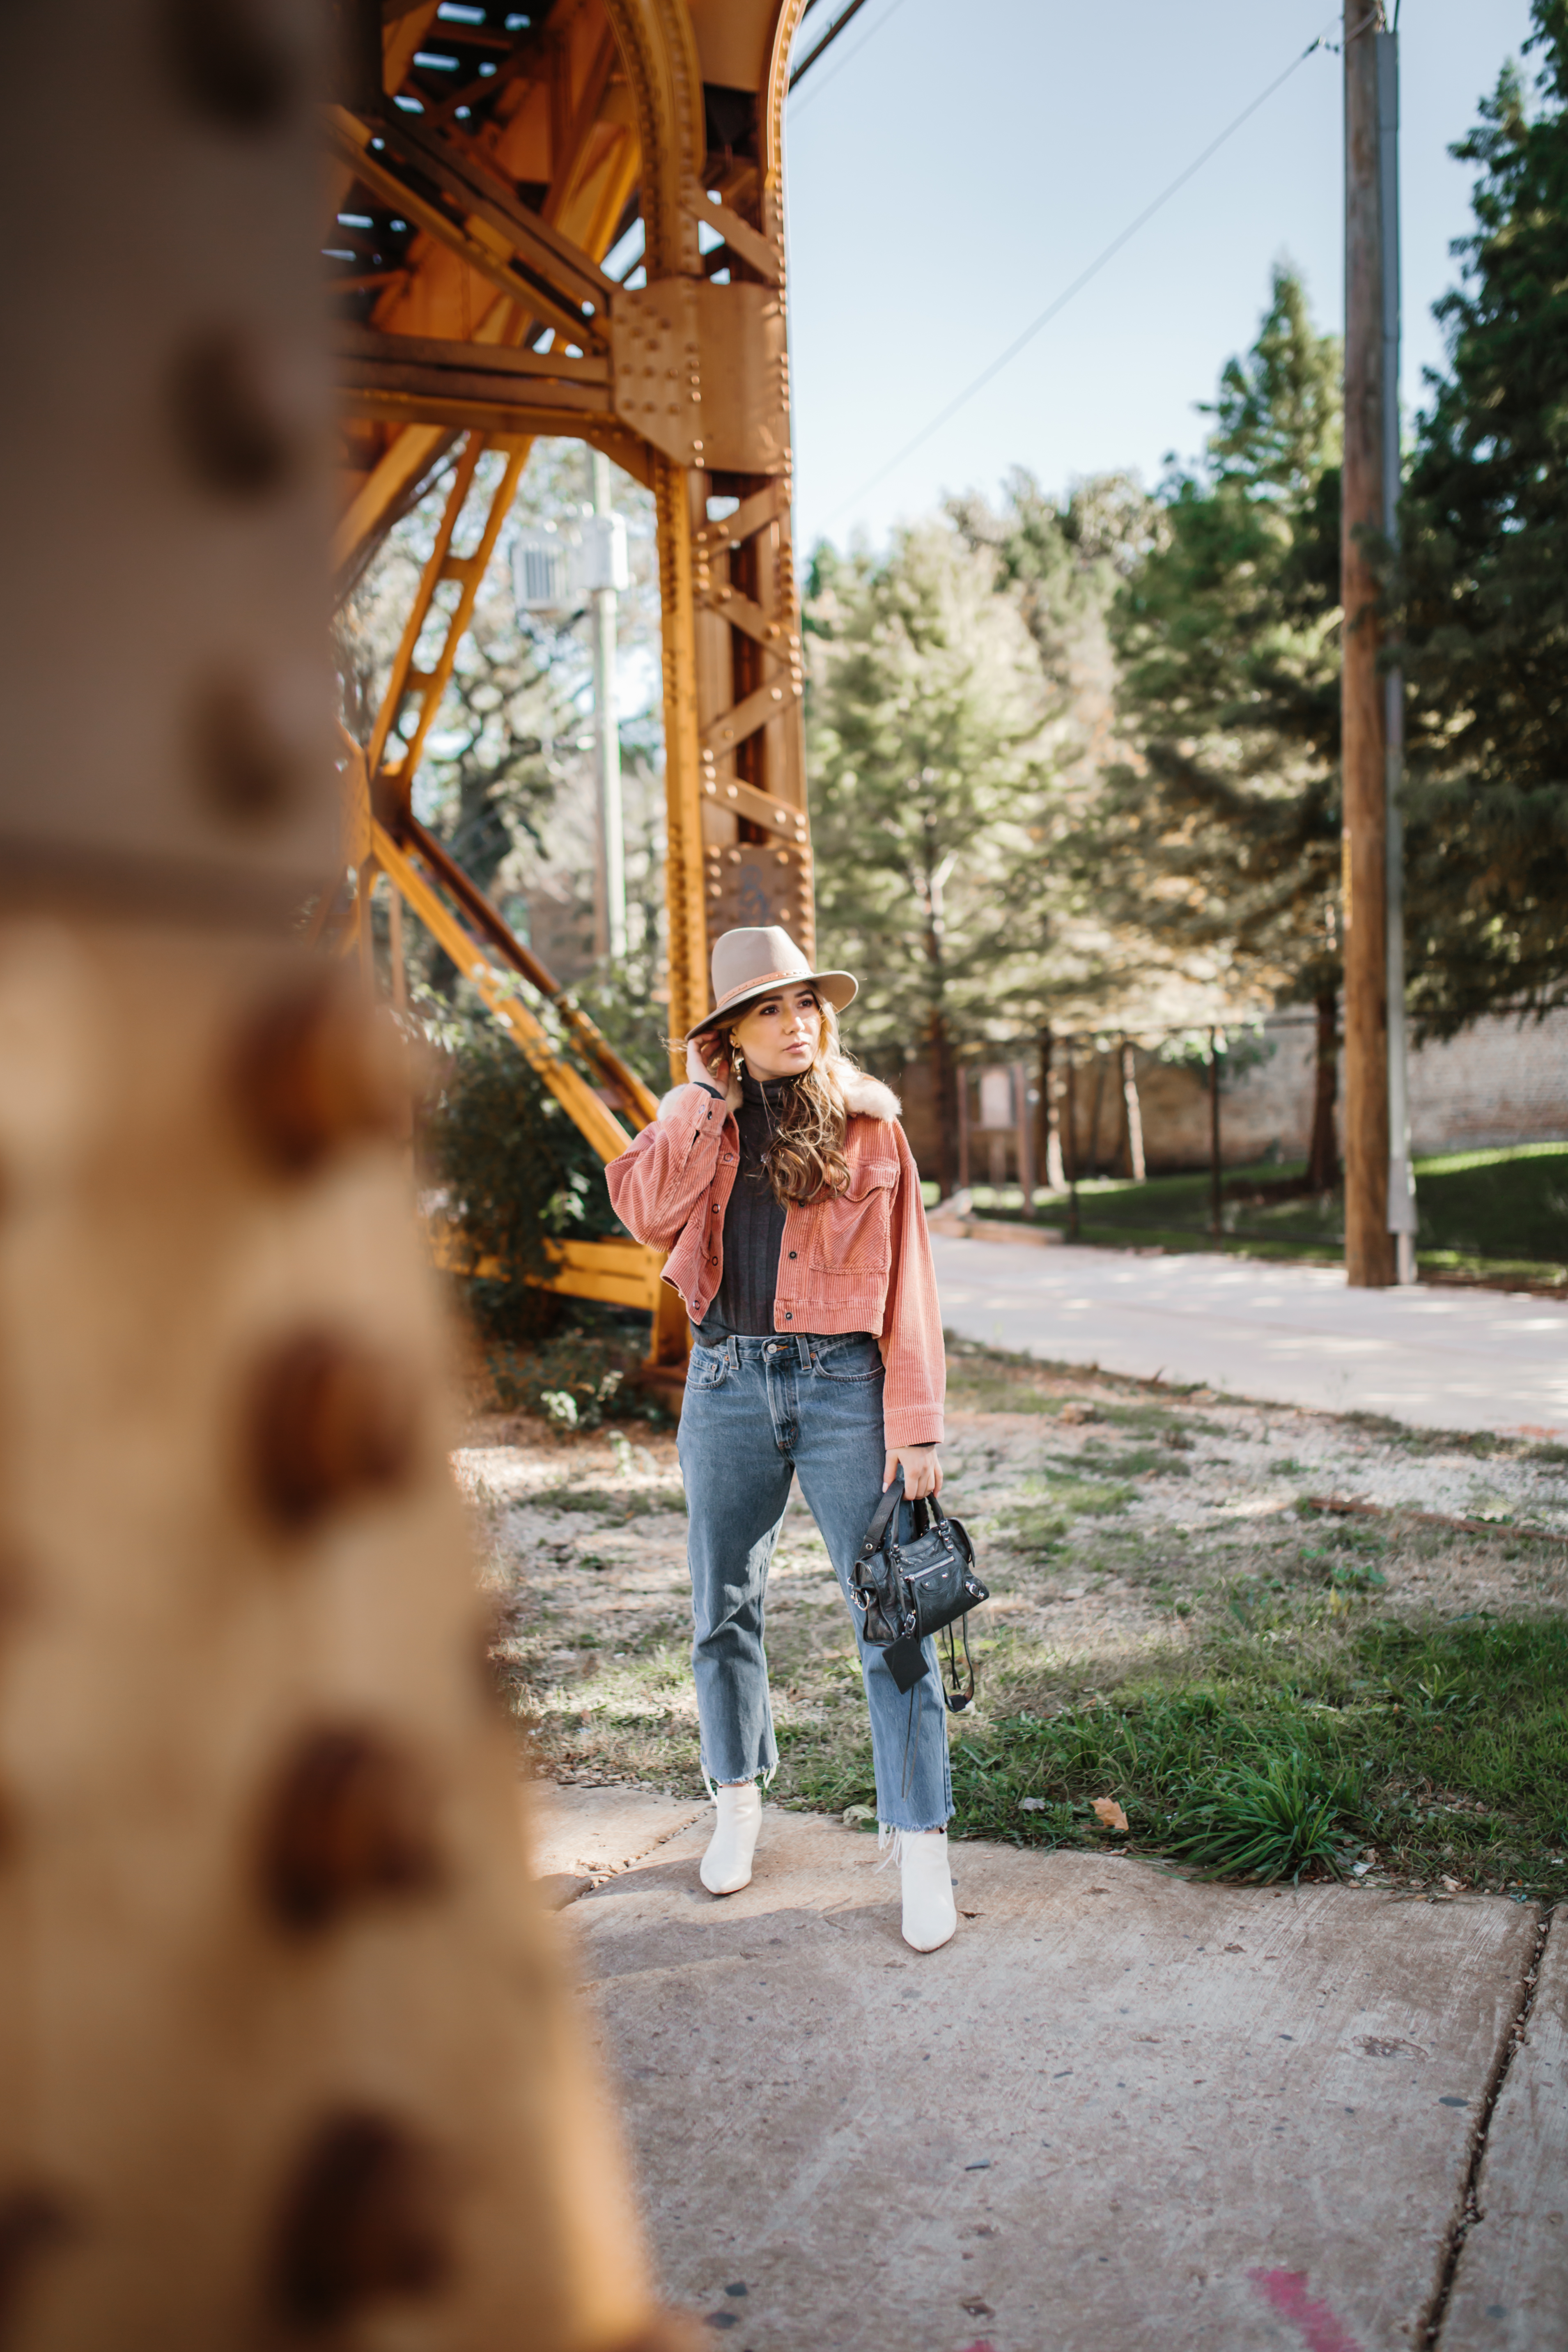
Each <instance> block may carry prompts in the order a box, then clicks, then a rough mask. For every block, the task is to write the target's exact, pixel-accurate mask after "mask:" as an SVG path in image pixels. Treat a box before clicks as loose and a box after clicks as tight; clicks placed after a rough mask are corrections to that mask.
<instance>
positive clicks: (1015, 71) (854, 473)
mask: <svg viewBox="0 0 1568 2352" xmlns="http://www.w3.org/2000/svg"><path fill="white" fill-rule="evenodd" d="M836 11H837V0H821V5H819V6H818V7H816V9H814V10H813V12H812V14H811V16H808V17H807V19H806V21H805V28H804V31H803V33H802V35H801V37H800V43H799V45H798V47H797V51H796V54H797V56H799V55H802V54H804V52H805V48H806V47H809V45H810V42H811V41H812V40H813V39H814V38H815V37H816V33H817V30H818V28H819V27H820V26H823V25H825V24H826V23H829V22H831V20H832V16H833V15H834V14H835V13H836ZM1528 31H1529V5H1528V0H1402V5H1401V9H1400V16H1399V35H1400V52H1401V55H1400V65H1401V77H1402V84H1403V92H1402V95H1403V116H1404V121H1403V137H1402V148H1401V163H1402V191H1401V194H1402V210H1403V230H1404V284H1405V373H1404V390H1405V402H1406V404H1407V405H1409V404H1411V403H1413V402H1418V401H1419V399H1420V396H1421V369H1422V367H1423V365H1424V364H1426V365H1430V364H1434V363H1436V362H1438V361H1439V360H1440V358H1441V356H1442V345H1441V341H1440V337H1439V334H1438V331H1437V328H1436V324H1435V322H1434V321H1433V319H1432V317H1431V305H1432V303H1433V301H1434V300H1435V299H1436V297H1437V296H1438V295H1439V294H1440V293H1442V292H1443V291H1444V289H1445V288H1447V286H1449V285H1450V284H1452V283H1453V282H1454V278H1455V269H1456V265H1455V263H1454V262H1453V260H1452V258H1451V257H1450V254H1449V250H1448V247H1449V243H1450V240H1451V239H1452V238H1454V237H1456V236H1463V235H1464V234H1465V233H1466V231H1467V230H1468V227H1469V226H1470V215H1469V190H1470V186H1471V183H1472V179H1473V171H1472V167H1471V166H1469V165H1468V164H1460V163H1455V162H1454V161H1453V160H1452V158H1451V157H1450V156H1449V154H1448V152H1447V150H1448V147H1449V145H1450V144H1451V142H1453V141H1454V140H1456V139H1458V138H1459V137H1461V136H1462V135H1463V134H1464V132H1465V131H1468V129H1469V128H1470V126H1471V125H1472V124H1473V122H1474V121H1475V120H1476V112H1477V101H1478V100H1479V98H1480V96H1481V94H1482V93H1483V92H1484V91H1489V90H1490V89H1492V87H1493V86H1494V85H1495V83H1496V79H1497V76H1498V72H1499V69H1500V67H1501V65H1502V63H1503V61H1504V59H1505V58H1508V57H1510V56H1512V57H1517V56H1518V55H1519V53H1520V49H1521V44H1522V42H1523V40H1524V38H1525V37H1526V35H1527V33H1528ZM1338 32H1339V22H1338V18H1337V16H1335V15H1332V14H1331V0H1184V5H1178V0H1077V5H1072V6H1068V5H1066V0H868V5H866V6H865V7H863V8H862V9H861V11H860V13H859V15H858V16H857V17H856V19H855V21H854V23H853V24H852V25H850V26H848V27H847V30H846V31H845V32H844V33H842V34H841V35H840V36H839V37H838V39H837V41H836V42H835V44H834V45H833V47H831V48H830V49H829V50H828V51H827V52H826V56H824V58H822V59H821V61H820V62H819V63H818V64H817V65H816V66H815V67H814V68H812V70H811V72H810V73H809V74H808V75H807V76H806V77H805V79H804V80H803V81H802V82H801V84H800V86H799V89H797V90H796V91H795V95H794V96H793V97H792V98H791V99H790V100H789V102H788V113H787V118H786V140H787V148H786V169H787V174H788V179H787V202H788V233H789V260H790V314H791V315H790V348H791V363H790V374H791V383H792V389H793V397H794V408H795V463H796V485H795V494H796V509H795V515H796V521H795V529H796V537H797V545H798V546H799V547H800V549H801V550H802V551H803V552H804V551H805V550H806V549H808V548H809V547H810V546H811V544H812V542H813V541H814V540H816V538H817V537H819V536H821V535H823V534H826V535H828V536H830V537H832V538H835V539H837V540H838V541H840V542H842V541H844V540H846V539H847V536H848V535H849V534H850V533H851V532H852V531H854V530H857V529H858V530H864V531H865V532H867V533H868V534H869V536H870V537H871V539H872V540H873V541H880V540H881V538H882V537H883V535H884V534H885V533H886V531H887V530H888V527H889V524H890V523H892V522H894V521H896V520H900V518H912V517H913V516H916V515H918V514H921V513H923V512H927V511H929V510H930V509H931V508H933V507H934V506H935V505H936V504H937V503H938V501H939V500H940V499H942V496H943V495H944V494H945V493H947V492H950V491H956V490H963V489H969V488H978V489H982V490H984V491H986V492H987V493H989V494H991V495H994V492H995V489H996V487H997V485H998V483H999V482H1000V480H1001V478H1002V477H1003V475H1004V474H1005V472H1006V470H1007V468H1008V467H1011V466H1014V465H1023V466H1026V467H1029V468H1030V469H1031V471H1033V472H1034V473H1035V474H1036V475H1037V477H1038V478H1039V479H1040V480H1041V481H1042V482H1043V483H1044V484H1045V485H1046V486H1047V488H1051V489H1060V488H1064V487H1065V486H1066V484H1067V483H1068V482H1069V481H1070V480H1071V479H1072V478H1074V477H1075V476H1078V475H1082V474H1092V473H1100V472H1103V471H1107V470H1110V469H1111V468H1114V467H1135V468H1137V469H1138V470H1139V471H1140V472H1141V473H1142V476H1143V478H1144V479H1145V480H1146V481H1148V482H1150V483H1152V482H1153V481H1155V480H1156V479H1157V478H1158V477H1159V474H1160V472H1161V469H1162V467H1163V460H1164V457H1165V455H1166V453H1167V452H1168V451H1170V450H1173V449H1174V450H1176V451H1178V452H1180V453H1181V454H1182V455H1184V456H1186V455H1190V454H1192V453H1193V452H1194V451H1195V450H1196V448H1197V447H1198V446H1199V443H1200V441H1201V439H1202V436H1203V434H1204V431H1205V419H1204V418H1202V417H1201V416H1199V415H1196V414H1195V413H1194V403H1195V402H1197V401H1200V400H1205V399H1209V398H1212V396H1213V393H1214V387H1215V379H1216V377H1217V375H1218V373H1219V370H1220V368H1221V366H1222V365H1223V363H1224V362H1225V361H1226V359H1227V358H1228V357H1229V356H1230V355H1231V353H1232V352H1239V351H1244V350H1245V349H1246V348H1247V345H1248V344H1249V343H1250V342H1251V341H1252V340H1253V337H1254V335H1255V334H1256V332H1257V328H1258V318H1259V316H1260V314H1261V312H1262V310H1263V308H1264V305H1265V303H1266V301H1267V299H1268V273H1269V269H1270V267H1271V265H1272V264H1273V262H1274V261H1275V260H1276V259H1277V258H1280V257H1288V258H1289V260H1290V261H1291V262H1292V263H1293V264H1294V266H1295V267H1296V268H1298V269H1299V270H1300V272H1301V273H1302V275H1303V277H1304V278H1305V280H1306V284H1307V290H1308V295H1309V298H1310V301H1311V304H1312V308H1313V310H1314V313H1315V315H1316V317H1317V319H1318V320H1319V323H1320V324H1321V325H1322V326H1325V327H1332V328H1334V329H1335V330H1336V331H1337V330H1338V328H1339V326H1340V324H1341V310H1342V246H1341V239H1342V179H1341V173H1342V79H1341V74H1342V60H1341V58H1340V57H1339V56H1338V54H1337V53H1336V52H1335V51H1331V50H1330V49H1329V48H1328V47H1322V48H1320V49H1319V50H1318V51H1317V52H1316V54H1315V55H1313V56H1311V57H1309V58H1306V60H1305V61H1304V63H1302V64H1300V66H1298V67H1297V68H1296V70H1295V71H1294V72H1293V73H1291V74H1290V76H1289V79H1288V80H1287V81H1286V82H1285V83H1284V85H1283V87H1282V88H1280V89H1277V90H1276V91H1275V92H1274V94H1273V96H1272V97H1271V98H1269V99H1268V100H1267V101H1266V102H1265V103H1264V104H1263V105H1262V106H1261V107H1259V109H1258V111H1257V112H1256V113H1255V114H1254V115H1252V117H1251V118H1250V120H1249V121H1247V122H1246V123H1245V124H1244V125H1243V126H1242V128H1241V129H1240V130H1239V131H1237V132H1236V133H1235V135H1234V137H1232V138H1231V139H1229V140H1228V141H1227V142H1226V144H1225V145H1224V146H1223V147H1222V148H1221V149H1220V151H1219V152H1218V153H1217V154H1215V155H1214V156H1213V157H1212V158H1211V159H1210V160H1209V162H1207V163H1205V165H1204V166H1203V168H1202V170H1201V171H1200V172H1199V173H1197V174H1196V175H1195V176H1194V178H1193V179H1192V180H1190V181H1189V182H1188V183H1187V184H1186V185H1185V187H1184V188H1183V189H1181V190H1180V192H1179V193H1178V194H1176V195H1174V196H1173V198H1172V199H1171V201H1170V202H1169V203H1168V204H1167V205H1164V206H1163V209H1162V210H1161V211H1160V212H1159V213H1158V214H1157V215H1155V217H1154V218H1153V219H1152V220H1151V221H1150V222H1149V223H1148V224H1147V225H1146V226H1144V227H1143V228H1142V229H1140V230H1139V232H1138V234H1137V235H1136V236H1134V237H1133V238H1132V239H1131V242H1130V243H1129V244H1128V245H1127V246H1126V247H1124V248H1123V249H1122V251H1121V253H1119V254H1118V255H1117V256H1116V257H1114V258H1113V259H1112V260H1111V261H1110V263H1109V264H1108V265H1107V266H1106V268H1104V269H1102V270H1101V271H1100V274H1099V275H1098V276H1097V277H1096V278H1094V279H1093V280H1092V282H1091V283H1090V284H1089V285H1088V286H1086V287H1085V288H1084V289H1083V290H1082V292H1081V293H1079V294H1078V295H1077V296H1076V297H1075V298H1074V299H1073V300H1072V301H1071V302H1069V303H1068V306H1067V307H1066V309H1065V310H1063V311H1062V312H1061V313H1060V315H1059V316H1058V318H1057V319H1056V320H1053V321H1052V323H1051V324H1049V325H1048V326H1047V327H1046V328H1045V329H1044V330H1043V331H1042V332H1041V333H1040V334H1039V335H1038V336H1037V339H1036V340H1035V341H1033V342H1032V343H1030V344H1029V346H1028V347H1027V348H1026V350H1025V351H1024V352H1021V353H1020V354H1019V356H1018V357H1017V358H1016V359H1015V360H1014V361H1013V362H1012V363H1011V365H1010V366H1008V367H1007V368H1006V369H1005V371H1004V372H1003V373H1001V374H1000V375H999V376H998V377H997V378H996V379H995V380H994V382H993V383H990V384H989V385H987V386H986V387H985V389H984V390H983V391H982V392H980V393H979V394H977V395H976V396H975V398H974V399H973V400H972V401H971V402H969V403H968V404H966V406H965V407H963V409H962V410H961V411H960V412H959V414H958V415H955V416H954V417H953V418H952V421H951V422H950V423H948V424H946V425H943V426H942V428H941V429H940V431H938V432H937V433H935V434H934V435H933V436H931V439H930V440H928V441H926V442H925V443H924V444H923V445H922V446H921V448H920V449H919V450H917V451H916V452H915V453H914V454H913V455H912V456H910V457H908V458H906V459H904V460H903V461H902V462H900V464H899V465H898V466H897V467H895V468H894V469H893V470H892V471H891V472H890V473H889V474H888V475H886V476H885V477H884V478H883V479H882V480H880V481H879V482H877V483H876V484H875V486H874V487H870V488H868V487H867V485H868V483H870V481H871V478H872V477H873V476H874V475H876V474H877V473H878V472H879V469H880V468H881V467H883V466H884V465H885V464H886V463H887V461H888V459H889V457H891V456H892V455H893V454H894V452H895V451H897V450H899V449H900V448H901V447H902V446H903V445H904V443H906V442H907V441H909V440H910V439H912V438H913V436H915V434H916V433H918V432H919V431H920V429H921V426H922V425H926V424H927V423H928V422H929V421H930V420H931V418H932V417H933V416H934V415H936V414H937V413H938V411H939V410H941V409H942V407H943V406H945V404H946V403H947V402H948V401H949V400H950V399H952V397H953V395H954V394H957V393H958V392H959V391H960V390H961V389H962V388H963V385H964V384H965V383H967V382H968V381H969V380H970V378H971V377H973V376H974V375H977V374H978V373H980V371H981V369H982V368H983V367H984V365H985V364H986V363H987V362H989V361H990V360H992V359H994V357H996V356H997V355H998V354H999V353H1000V352H1002V351H1004V350H1005V348H1006V346H1007V344H1008V343H1010V342H1011V341H1013V339H1014V337H1015V336H1016V335H1017V334H1018V333H1019V332H1020V331H1022V330H1023V328H1024V327H1026V325H1027V324H1028V322H1029V320H1031V319H1032V318H1034V317H1035V316H1036V315H1037V312H1039V311H1041V310H1044V309H1045V308H1046V306H1047V303H1049V302H1050V301H1051V300H1052V299H1053V298H1054V297H1055V296H1056V295H1058V293H1060V292H1061V291H1062V290H1063V289H1065V288H1066V287H1067V286H1068V285H1069V284H1070V283H1071V281H1072V280H1073V278H1076V277H1077V276H1078V275H1079V271H1080V270H1082V269H1084V268H1086V267H1087V265H1088V264H1089V262H1090V261H1091V260H1092V259H1093V258H1094V257H1095V255H1096V254H1097V253H1098V252H1099V251H1100V248H1101V247H1103V246H1106V245H1108V244H1109V243H1110V241H1111V239H1112V238H1113V237H1114V236H1117V235H1118V233H1119V232H1120V231H1121V230H1122V229H1123V228H1124V227H1126V226H1127V225H1128V223H1129V222H1130V221H1131V220H1132V219H1133V218H1134V217H1135V216H1136V215H1138V214H1139V213H1140V212H1141V211H1142V209H1143V207H1144V205H1147V204H1148V203H1149V202H1150V201H1151V200H1152V198H1153V197H1154V196H1156V195H1157V194H1159V192H1160V190H1161V189H1162V188H1163V187H1164V186H1165V185H1166V184H1168V183H1169V182H1170V181H1172V180H1173V179H1174V178H1175V177H1176V176H1177V174H1178V173H1180V172H1182V171H1183V170H1184V168H1185V167H1186V166H1187V165H1188V164H1190V163H1192V162H1193V161H1194V159H1195V158H1196V157H1197V156H1198V155H1199V154H1200V153H1201V152H1202V151H1203V150H1204V148H1205V147H1206V146H1207V144H1208V143H1209V142H1210V140H1212V139H1213V138H1215V136H1216V134H1217V133H1218V132H1220V131H1223V130H1224V128H1225V126H1226V124H1227V123H1228V122H1230V121H1232V120H1233V119H1234V118H1235V117H1236V116H1237V115H1238V114H1239V113H1240V112H1241V111H1242V110H1243V108H1244V107H1246V106H1247V105H1248V104H1249V103H1250V102H1251V101H1252V100H1255V99H1256V98H1257V97H1258V94H1259V92H1260V91H1262V90H1263V89H1266V88H1267V87H1268V84H1269V82H1270V81H1272V80H1273V79H1275V77H1276V76H1277V75H1279V74H1280V73H1282V72H1283V71H1284V70H1285V68H1287V67H1288V66H1289V63H1290V61H1291V59H1292V58H1295V57H1298V56H1300V52H1301V51H1302V50H1303V49H1304V48H1305V47H1306V46H1307V44H1308V42H1309V41H1310V40H1311V39H1312V37H1314V35H1316V34H1319V33H1324V34H1326V35H1327V36H1328V37H1330V38H1332V39H1334V40H1336V41H1337V38H1338ZM1526 70H1527V72H1528V71H1530V70H1531V66H1530V62H1529V61H1528V60H1527V61H1526Z"/></svg>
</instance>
